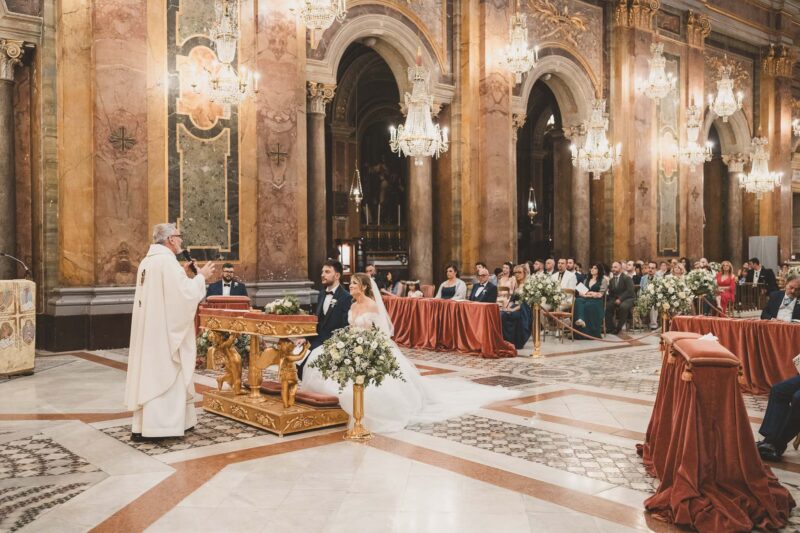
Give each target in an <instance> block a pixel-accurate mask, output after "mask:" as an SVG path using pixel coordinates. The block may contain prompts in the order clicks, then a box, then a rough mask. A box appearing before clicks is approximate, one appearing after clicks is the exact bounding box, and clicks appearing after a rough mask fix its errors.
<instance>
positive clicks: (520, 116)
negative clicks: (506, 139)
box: [511, 113, 528, 141]
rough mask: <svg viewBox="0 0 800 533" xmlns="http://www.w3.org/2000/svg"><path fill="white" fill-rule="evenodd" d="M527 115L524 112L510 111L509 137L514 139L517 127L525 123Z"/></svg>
mask: <svg viewBox="0 0 800 533" xmlns="http://www.w3.org/2000/svg"><path fill="white" fill-rule="evenodd" d="M527 119H528V115H526V114H525V113H512V114H511V138H512V139H513V140H514V141H516V140H517V135H518V133H519V129H520V128H521V127H522V126H524V125H525V121H526V120H527Z"/></svg>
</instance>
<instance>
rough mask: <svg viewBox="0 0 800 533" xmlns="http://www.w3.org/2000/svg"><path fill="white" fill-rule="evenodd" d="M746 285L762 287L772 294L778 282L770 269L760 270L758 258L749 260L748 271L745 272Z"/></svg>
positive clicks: (776, 288)
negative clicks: (751, 284) (752, 284)
mask: <svg viewBox="0 0 800 533" xmlns="http://www.w3.org/2000/svg"><path fill="white" fill-rule="evenodd" d="M745 282H746V283H754V284H758V285H764V287H765V288H766V289H767V292H768V293H770V294H772V293H773V292H775V291H777V290H778V282H777V280H776V279H775V273H774V272H773V271H772V269H771V268H762V267H761V261H759V260H758V257H753V258H752V259H750V270H749V271H748V272H747V278H746V279H745Z"/></svg>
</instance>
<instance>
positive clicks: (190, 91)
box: [167, 0, 239, 260]
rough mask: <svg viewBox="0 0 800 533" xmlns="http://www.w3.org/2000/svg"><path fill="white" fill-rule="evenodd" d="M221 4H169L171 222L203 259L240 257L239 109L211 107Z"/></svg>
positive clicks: (192, 0) (172, 0) (194, 0)
mask: <svg viewBox="0 0 800 533" xmlns="http://www.w3.org/2000/svg"><path fill="white" fill-rule="evenodd" d="M215 19H216V14H215V2H213V1H207V0H169V1H168V2H167V64H168V69H169V77H170V83H169V95H168V100H167V106H168V123H167V124H168V131H167V134H168V158H169V168H168V192H167V197H168V216H169V220H170V221H171V222H175V223H177V225H178V228H179V230H180V232H181V234H183V239H184V244H185V246H186V247H187V248H188V249H189V250H190V251H191V253H192V255H193V256H194V257H195V258H197V259H201V260H212V259H217V260H219V259H223V260H236V259H238V258H239V135H238V128H239V116H238V106H237V105H235V104H230V105H223V104H221V103H219V102H212V101H211V98H210V80H211V79H212V78H214V77H215V76H216V75H218V74H219V73H220V72H221V70H222V69H226V68H232V69H233V71H234V72H236V71H238V65H237V60H238V56H237V58H235V59H234V61H233V62H232V63H231V65H230V67H228V66H226V65H221V64H220V63H219V62H218V61H217V55H216V53H215V52H214V49H215V45H214V43H213V42H212V41H211V38H210V37H209V29H210V28H212V27H213V25H214V24H215Z"/></svg>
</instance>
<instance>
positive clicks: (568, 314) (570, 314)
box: [550, 289, 575, 343]
mask: <svg viewBox="0 0 800 533" xmlns="http://www.w3.org/2000/svg"><path fill="white" fill-rule="evenodd" d="M563 291H564V294H566V295H567V296H572V303H571V304H570V306H569V309H568V310H566V311H557V310H556V311H552V312H551V313H550V314H551V315H553V317H555V318H557V319H558V320H560V321H561V322H565V321H568V322H569V325H570V327H572V325H573V324H574V318H575V289H563ZM554 325H555V331H556V333H558V334H560V341H561V342H562V343H563V342H564V335H566V334H567V332H569V340H570V342H572V341H574V340H575V334H574V333H573V332H572V330H571V329H569V328H567V327H566V326H565V325H563V324H561V323H556V324H554Z"/></svg>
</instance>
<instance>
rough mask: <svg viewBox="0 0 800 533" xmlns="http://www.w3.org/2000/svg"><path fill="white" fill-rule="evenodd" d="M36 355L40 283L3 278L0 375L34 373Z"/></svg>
mask: <svg viewBox="0 0 800 533" xmlns="http://www.w3.org/2000/svg"><path fill="white" fill-rule="evenodd" d="M35 356H36V284H35V283H34V282H32V281H28V280H24V279H11V280H0V376H9V375H15V374H32V373H33V365H34V358H35Z"/></svg>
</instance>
